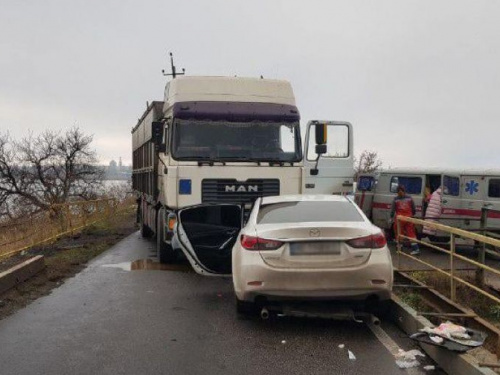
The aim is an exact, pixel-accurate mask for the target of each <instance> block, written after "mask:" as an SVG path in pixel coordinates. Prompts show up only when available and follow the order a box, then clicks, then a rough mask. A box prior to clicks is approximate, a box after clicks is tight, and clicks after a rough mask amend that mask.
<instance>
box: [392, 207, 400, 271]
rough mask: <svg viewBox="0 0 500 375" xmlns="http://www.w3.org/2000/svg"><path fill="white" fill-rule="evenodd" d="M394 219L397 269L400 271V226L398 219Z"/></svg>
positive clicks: (396, 217)
mask: <svg viewBox="0 0 500 375" xmlns="http://www.w3.org/2000/svg"><path fill="white" fill-rule="evenodd" d="M394 219H395V220H396V248H397V249H398V269H401V255H400V254H401V251H402V247H401V241H400V238H399V236H401V226H400V224H399V217H398V216H397V215H396V216H395V217H394Z"/></svg>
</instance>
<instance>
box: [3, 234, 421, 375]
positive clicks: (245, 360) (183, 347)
mask: <svg viewBox="0 0 500 375" xmlns="http://www.w3.org/2000/svg"><path fill="white" fill-rule="evenodd" d="M152 253H153V242H152V241H147V240H144V239H142V238H140V236H139V234H138V233H135V234H133V235H131V236H130V237H128V238H126V239H125V240H123V241H122V242H120V243H119V244H117V245H115V246H114V247H113V248H111V249H110V250H109V251H107V252H106V253H104V254H102V255H101V256H100V257H98V258H96V259H95V260H94V261H93V262H91V263H90V265H89V267H88V268H86V269H85V270H84V271H82V272H81V273H80V274H78V275H76V276H75V277H74V278H72V279H69V280H67V281H66V282H65V283H64V284H63V285H62V286H61V287H59V288H57V289H55V290H54V291H53V292H52V294H51V295H49V296H46V297H43V298H41V299H39V300H37V301H36V302H34V303H32V304H31V305H30V306H28V307H27V308H25V309H22V310H20V311H18V312H17V313H16V314H15V315H12V316H10V317H8V318H6V319H4V320H2V321H0V346H1V350H0V373H1V374H2V375H7V374H113V375H115V374H160V373H161V374H204V375H207V374H370V375H373V374H404V373H407V372H406V371H405V370H401V369H399V368H398V367H397V366H396V364H395V360H394V357H393V356H392V355H391V354H390V353H389V351H388V350H387V349H386V348H385V347H384V346H383V345H382V344H381V343H380V342H379V341H378V339H377V338H376V337H375V336H374V335H373V334H372V332H371V331H370V330H369V329H368V328H367V327H366V326H365V325H363V324H358V323H354V322H352V323H351V322H334V321H325V320H311V319H292V318H282V319H279V320H278V321H277V322H272V323H270V322H264V321H261V320H257V319H242V318H241V317H240V318H238V316H237V315H236V312H235V308H234V294H233V291H232V281H231V279H229V278H210V277H203V276H199V275H197V274H195V273H193V272H186V271H188V270H189V267H183V266H180V267H174V269H172V270H169V271H160V270H140V269H141V268H144V267H141V266H140V265H139V266H138V265H137V264H138V263H137V262H136V263H134V264H135V266H132V265H131V262H132V261H136V260H138V259H145V258H148V256H149V257H150V256H151V255H152ZM134 267H135V268H136V269H137V268H138V269H139V270H133V268H134ZM382 327H383V328H384V330H385V331H386V332H388V333H389V334H390V335H391V337H392V338H393V340H395V341H396V342H397V343H398V344H399V346H401V347H402V348H403V349H405V350H409V349H413V348H415V346H414V345H413V344H412V342H411V341H410V340H409V339H408V338H406V336H405V335H404V334H403V332H401V331H399V330H398V329H396V328H395V327H394V326H392V325H390V324H388V323H384V324H383V325H382ZM283 340H285V341H286V342H285V343H282V341H283ZM339 344H344V345H345V348H344V349H340V348H339V347H338V345H339ZM348 349H349V350H351V351H352V352H353V353H354V355H355V356H356V358H357V359H356V360H355V361H350V360H349V358H348V353H347V350H348ZM426 364H428V362H427V363H426ZM411 373H425V372H424V371H423V370H421V372H420V371H418V372H415V371H413V372H411Z"/></svg>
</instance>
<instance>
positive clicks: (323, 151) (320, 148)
mask: <svg viewBox="0 0 500 375" xmlns="http://www.w3.org/2000/svg"><path fill="white" fill-rule="evenodd" d="M316 154H318V155H323V154H326V145H316Z"/></svg>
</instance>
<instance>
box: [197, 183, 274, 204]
mask: <svg viewBox="0 0 500 375" xmlns="http://www.w3.org/2000/svg"><path fill="white" fill-rule="evenodd" d="M201 192H202V193H201V200H202V202H203V203H252V202H253V201H254V200H255V199H257V198H258V197H268V196H272V195H279V194H280V180H278V179H251V180H246V181H244V182H241V181H237V180H235V179H221V180H216V179H205V180H203V181H202V183H201Z"/></svg>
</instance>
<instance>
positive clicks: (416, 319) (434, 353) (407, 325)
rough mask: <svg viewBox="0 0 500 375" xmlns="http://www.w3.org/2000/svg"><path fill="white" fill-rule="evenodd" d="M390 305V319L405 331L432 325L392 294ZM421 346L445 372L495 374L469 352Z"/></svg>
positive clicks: (473, 374) (463, 374) (410, 331)
mask: <svg viewBox="0 0 500 375" xmlns="http://www.w3.org/2000/svg"><path fill="white" fill-rule="evenodd" d="M392 302H393V303H392V306H391V311H390V314H391V319H392V321H393V322H394V323H395V324H396V325H397V326H398V327H399V328H400V329H402V330H403V331H404V332H405V333H407V334H408V335H411V334H413V333H416V332H418V331H419V329H421V328H424V327H434V325H433V324H432V323H431V322H430V321H429V320H427V319H426V318H424V317H423V316H420V315H417V312H416V311H415V310H414V309H412V308H411V307H410V306H408V305H407V304H405V303H404V302H403V301H401V300H400V299H399V298H398V297H397V296H395V295H393V297H392ZM420 346H421V348H422V349H423V350H424V351H425V353H426V354H427V355H428V356H429V357H431V358H432V359H433V360H434V361H435V362H436V363H437V364H438V366H439V367H441V368H442V369H443V370H444V371H445V372H446V373H447V374H450V375H451V374H453V375H476V374H477V375H480V374H481V375H497V373H496V372H495V371H493V370H491V369H489V368H486V367H479V366H478V361H477V360H476V359H475V358H474V357H472V356H471V355H470V354H467V353H465V354H458V353H456V352H452V351H450V350H447V349H443V348H440V347H437V346H433V345H427V344H421V345H420Z"/></svg>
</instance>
